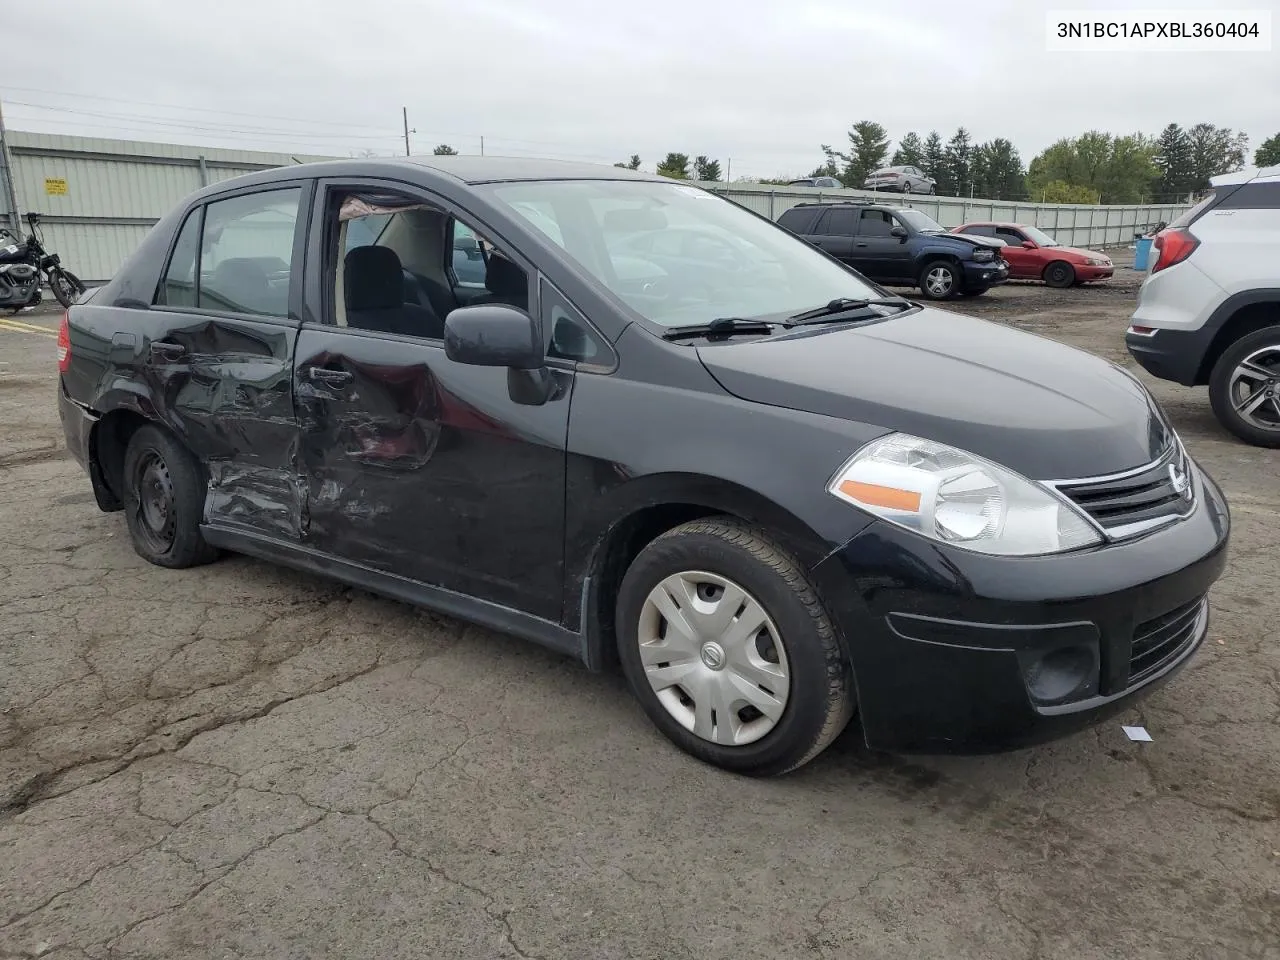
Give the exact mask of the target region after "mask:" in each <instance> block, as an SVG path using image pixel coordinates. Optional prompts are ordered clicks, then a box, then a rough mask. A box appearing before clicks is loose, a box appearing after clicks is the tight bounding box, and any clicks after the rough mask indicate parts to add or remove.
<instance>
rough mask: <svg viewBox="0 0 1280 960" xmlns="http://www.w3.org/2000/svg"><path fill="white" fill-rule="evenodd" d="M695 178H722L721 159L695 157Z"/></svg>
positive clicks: (715, 179) (708, 179)
mask: <svg viewBox="0 0 1280 960" xmlns="http://www.w3.org/2000/svg"><path fill="white" fill-rule="evenodd" d="M693 178H694V179H695V180H704V181H718V180H719V179H720V161H719V160H709V159H708V158H707V157H705V156H700V157H694V159H693Z"/></svg>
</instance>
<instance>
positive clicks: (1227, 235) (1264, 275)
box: [1125, 165, 1280, 447]
mask: <svg viewBox="0 0 1280 960" xmlns="http://www.w3.org/2000/svg"><path fill="white" fill-rule="evenodd" d="M1212 184H1213V190H1212V192H1211V193H1210V194H1209V195H1208V196H1207V197H1205V198H1204V199H1202V200H1201V201H1200V203H1199V204H1197V205H1196V206H1195V207H1193V208H1192V209H1191V210H1189V211H1188V212H1187V213H1185V214H1183V215H1182V216H1181V217H1179V218H1177V219H1176V220H1174V221H1173V222H1172V223H1171V224H1169V226H1168V227H1166V228H1165V229H1164V230H1161V231H1160V232H1159V233H1158V234H1157V235H1156V237H1155V240H1154V241H1153V243H1152V249H1151V266H1150V272H1149V273H1148V274H1147V277H1146V279H1145V280H1144V281H1143V283H1142V287H1141V289H1140V290H1139V291H1138V305H1137V308H1136V309H1135V310H1134V311H1133V317H1132V319H1131V320H1130V323H1129V329H1128V331H1127V332H1126V334H1125V343H1126V344H1127V346H1128V348H1129V353H1130V354H1131V355H1132V356H1133V358H1134V359H1135V360H1137V361H1138V363H1140V364H1142V366H1143V367H1144V368H1146V370H1147V372H1148V373H1151V374H1153V375H1154V376H1157V377H1161V378H1162V379H1165V380H1172V381H1173V382H1175V383H1181V384H1183V385H1185V386H1188V387H1203V386H1208V388H1209V402H1210V403H1211V404H1212V406H1213V412H1214V415H1215V416H1216V417H1217V418H1218V420H1219V422H1221V423H1222V425H1223V426H1225V427H1226V428H1227V429H1228V430H1230V431H1231V432H1232V433H1234V434H1235V435H1236V436H1237V437H1239V438H1240V439H1242V440H1244V441H1246V442H1248V443H1252V444H1256V445H1257V446H1262V447H1280V165H1277V166H1273V167H1265V168H1263V169H1261V170H1258V169H1252V170H1243V171H1241V172H1239V173H1228V174H1223V175H1222V176H1218V177H1214V178H1213V180H1212Z"/></svg>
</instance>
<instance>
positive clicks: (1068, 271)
mask: <svg viewBox="0 0 1280 960" xmlns="http://www.w3.org/2000/svg"><path fill="white" fill-rule="evenodd" d="M1044 282H1045V283H1047V284H1048V285H1049V286H1051V287H1059V288H1062V287H1069V286H1071V285H1072V284H1073V283H1075V282H1076V271H1075V267H1073V266H1071V264H1069V263H1067V262H1066V261H1065V260H1055V261H1053V263H1051V264H1049V265H1048V266H1047V267H1045V268H1044Z"/></svg>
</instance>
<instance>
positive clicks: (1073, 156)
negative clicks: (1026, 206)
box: [1027, 130, 1160, 203]
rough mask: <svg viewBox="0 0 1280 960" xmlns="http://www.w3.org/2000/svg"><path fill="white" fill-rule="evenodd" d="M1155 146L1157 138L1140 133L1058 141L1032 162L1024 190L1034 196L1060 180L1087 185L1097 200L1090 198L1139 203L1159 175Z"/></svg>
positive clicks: (1089, 135) (1096, 134)
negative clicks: (1155, 159) (1026, 189)
mask: <svg viewBox="0 0 1280 960" xmlns="http://www.w3.org/2000/svg"><path fill="white" fill-rule="evenodd" d="M1156 150H1157V148H1156V142H1155V141H1154V140H1151V139H1150V138H1148V137H1144V136H1142V135H1141V134H1132V135H1130V136H1123V137H1116V136H1112V135H1111V134H1109V133H1102V132H1100V131H1097V130H1090V131H1089V132H1088V133H1082V134H1081V135H1080V136H1078V137H1075V138H1073V139H1064V140H1059V141H1058V142H1057V143H1055V144H1053V145H1052V146H1050V147H1049V148H1048V149H1046V150H1045V151H1043V152H1042V153H1041V154H1040V155H1039V156H1037V157H1036V158H1035V159H1034V160H1032V161H1031V166H1030V168H1029V169H1028V170H1027V188H1028V189H1029V191H1030V193H1031V199H1033V200H1035V199H1038V198H1040V197H1041V196H1043V195H1044V193H1045V190H1046V188H1047V187H1048V185H1049V184H1051V183H1054V182H1060V183H1064V184H1067V185H1068V186H1073V187H1085V188H1087V189H1088V190H1089V191H1090V192H1091V193H1092V194H1093V196H1094V198H1095V199H1094V201H1092V202H1100V203H1138V202H1139V201H1141V200H1142V199H1143V198H1144V197H1147V196H1149V195H1150V192H1151V186H1152V183H1153V182H1154V181H1155V180H1156V178H1157V177H1158V176H1159V173H1160V171H1159V170H1158V169H1157V167H1156V165H1155V161H1154V159H1153V158H1154V157H1155V155H1156ZM1098 198H1101V199H1098ZM1058 202H1061V203H1066V202H1068V201H1065V200H1064V201H1058Z"/></svg>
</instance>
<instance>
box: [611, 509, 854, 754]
mask: <svg viewBox="0 0 1280 960" xmlns="http://www.w3.org/2000/svg"><path fill="white" fill-rule="evenodd" d="M617 624H618V653H619V657H620V659H621V661H622V666H623V670H624V672H625V673H626V675H627V680H628V682H629V683H630V685H631V689H632V691H633V692H634V693H635V695H636V697H637V699H639V701H640V703H641V705H642V706H643V707H644V711H645V713H646V714H648V716H649V719H650V720H652V721H653V723H654V724H655V725H656V726H657V727H658V729H659V730H661V731H662V732H663V733H664V734H665V735H666V736H667V737H668V738H669V739H670V740H671V741H672V742H673V743H675V744H676V745H677V746H678V747H680V748H681V749H682V750H684V751H686V752H687V753H689V754H691V755H693V756H695V757H697V758H698V759H700V760H703V761H706V762H707V763H712V764H715V765H716V766H719V767H724V768H725V769H727V770H733V771H735V772H738V773H744V774H749V775H752V776H772V775H776V774H782V773H786V772H787V771H789V770H794V769H795V768H796V767H799V766H801V765H803V764H805V763H807V762H809V761H810V760H812V759H813V758H814V757H816V756H817V755H818V754H819V753H821V752H822V751H823V750H824V749H825V748H826V747H827V745H828V744H830V743H831V741H832V740H834V739H835V738H836V736H837V735H838V734H839V733H840V731H841V730H843V729H844V727H845V726H846V724H847V723H848V722H849V718H850V717H851V716H852V714H853V702H854V701H853V684H852V676H851V673H850V670H849V667H848V664H847V662H846V660H845V658H844V655H843V653H842V651H841V649H840V645H839V643H838V642H837V640H836V635H835V629H834V627H833V626H832V624H831V621H830V619H829V618H828V617H827V614H826V611H825V610H824V609H823V607H822V604H821V602H820V601H819V600H818V597H817V595H816V593H815V592H814V589H813V587H812V586H811V585H810V583H809V582H808V580H807V579H806V577H805V575H804V573H803V571H802V569H801V567H800V565H799V563H798V562H797V561H796V560H795V559H794V558H793V557H791V556H790V555H789V554H788V553H787V552H786V551H784V550H783V549H782V548H781V547H780V546H779V545H778V544H776V543H774V542H773V541H772V540H770V539H769V538H768V537H766V536H765V535H764V534H763V533H760V532H758V531H756V530H754V529H751V528H749V527H747V526H745V525H743V524H741V523H739V522H737V521H735V520H733V519H731V518H721V519H710V520H695V521H693V522H690V523H686V524H683V525H681V526H679V527H676V528H675V529H674V530H671V531H668V532H667V533H665V534H663V535H662V536H660V537H658V538H657V539H656V540H654V541H653V543H651V544H649V545H648V546H647V547H645V548H644V550H642V551H641V552H640V554H639V556H637V557H636V559H635V561H634V562H633V563H632V564H631V567H630V568H629V569H628V570H627V574H626V576H625V577H624V578H623V581H622V586H621V587H620V589H619V591H618V605H617Z"/></svg>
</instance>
